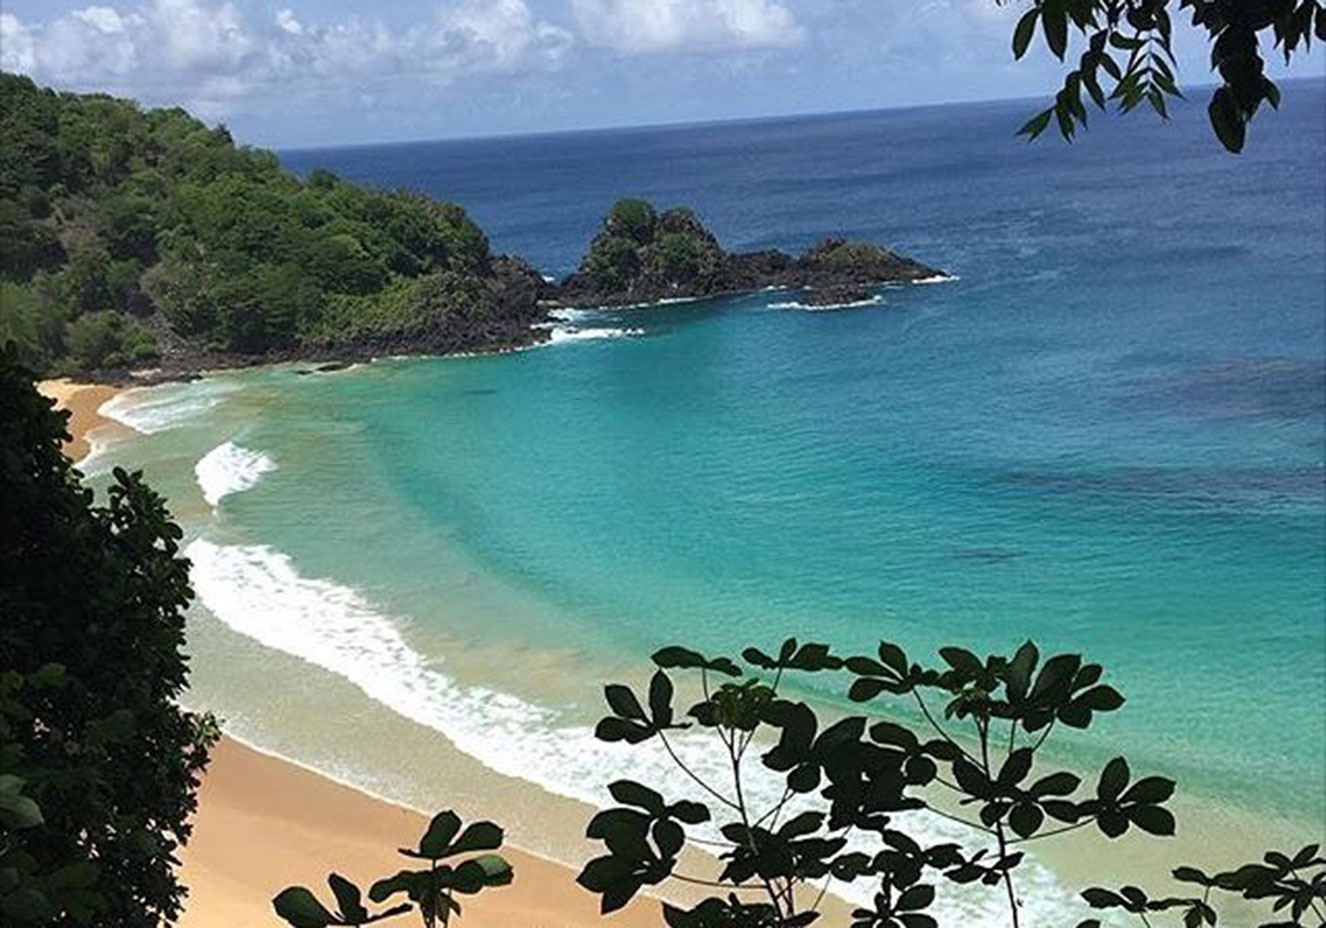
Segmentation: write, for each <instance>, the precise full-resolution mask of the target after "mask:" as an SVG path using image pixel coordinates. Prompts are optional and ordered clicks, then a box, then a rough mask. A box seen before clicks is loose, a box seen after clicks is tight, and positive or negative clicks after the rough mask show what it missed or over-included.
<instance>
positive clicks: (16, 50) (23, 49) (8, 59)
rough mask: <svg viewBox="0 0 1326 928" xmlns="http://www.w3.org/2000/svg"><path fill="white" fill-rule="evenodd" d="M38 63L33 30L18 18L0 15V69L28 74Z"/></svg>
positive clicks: (4, 14)
mask: <svg viewBox="0 0 1326 928" xmlns="http://www.w3.org/2000/svg"><path fill="white" fill-rule="evenodd" d="M36 63H37V43H36V40H35V39H34V38H33V36H32V30H31V29H29V28H28V27H27V26H25V25H23V23H21V22H19V19H18V17H17V16H14V15H12V14H10V13H0V68H3V69H4V70H6V71H18V72H21V73H24V74H26V73H28V72H30V71H32V69H33V68H34V67H35V66H36Z"/></svg>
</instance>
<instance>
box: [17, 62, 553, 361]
mask: <svg viewBox="0 0 1326 928" xmlns="http://www.w3.org/2000/svg"><path fill="white" fill-rule="evenodd" d="M536 281H537V277H536V276H534V275H533V274H532V272H531V271H530V270H529V269H528V268H526V267H523V266H521V265H519V264H518V263H517V262H512V261H510V260H509V259H495V258H494V257H493V256H492V255H491V254H490V252H489V248H488V243H487V240H486V239H485V237H484V235H483V233H482V232H481V231H480V230H479V228H478V227H477V226H476V225H475V224H474V223H473V222H471V221H470V220H469V218H468V217H467V216H466V215H465V212H464V211H463V210H462V209H461V208H460V207H458V206H454V205H452V204H448V203H438V202H435V201H433V200H430V199H428V198H427V197H424V196H420V195H417V194H412V193H407V192H403V191H397V192H373V191H369V190H365V189H363V188H360V187H357V186H355V185H353V184H350V183H347V182H344V181H342V180H339V179H338V178H336V177H335V176H334V175H332V174H330V173H328V172H325V171H318V172H315V173H314V174H313V175H312V176H310V177H309V179H308V180H307V181H301V180H300V179H298V178H296V177H294V176H293V175H291V174H289V173H287V172H284V171H282V170H281V168H280V166H279V165H278V163H277V160H276V157H275V156H274V155H272V154H271V153H269V152H265V151H258V150H254V149H250V148H245V147H237V146H236V145H235V144H234V143H233V141H232V140H231V138H230V135H229V134H228V133H227V132H226V130H225V129H224V128H215V129H213V128H208V127H207V126H205V125H203V124H202V123H201V122H199V121H197V120H195V119H193V118H192V117H190V116H189V115H188V114H187V113H185V112H184V111H183V110H180V109H158V110H147V111H143V110H140V109H138V107H137V106H136V105H135V104H133V103H131V102H129V101H124V100H116V99H112V98H110V97H107V96H103V95H82V94H68V93H56V92H54V91H51V90H44V89H40V88H38V87H37V86H36V85H34V84H33V83H32V81H30V80H29V79H27V78H25V77H18V76H15V75H10V74H3V75H0V341H4V340H10V339H12V340H14V341H16V342H17V343H18V345H19V346H20V350H21V352H22V354H23V359H24V361H25V362H26V363H28V364H29V365H31V366H33V367H35V368H37V369H38V370H40V371H43V372H48V371H57V370H62V369H90V368H117V367H125V366H129V365H140V364H145V363H148V362H151V361H153V359H154V358H157V357H158V356H161V355H165V356H166V358H167V360H169V358H171V357H174V356H177V355H184V356H188V355H193V356H197V355H199V354H204V355H205V354H208V353H226V354H238V355H267V354H271V353H273V352H293V351H299V352H302V353H304V354H316V353H318V352H319V351H328V352H330V351H334V350H335V349H353V348H362V349H365V350H373V349H377V350H391V349H392V348H399V347H402V346H406V345H408V346H409V347H417V348H419V349H421V350H458V349H468V348H481V347H488V346H492V345H500V344H503V343H504V342H506V341H509V340H511V339H512V338H513V337H515V335H514V334H513V333H527V332H528V321H529V320H528V318H527V317H528V314H529V313H531V312H532V311H533V304H534V291H535V286H536Z"/></svg>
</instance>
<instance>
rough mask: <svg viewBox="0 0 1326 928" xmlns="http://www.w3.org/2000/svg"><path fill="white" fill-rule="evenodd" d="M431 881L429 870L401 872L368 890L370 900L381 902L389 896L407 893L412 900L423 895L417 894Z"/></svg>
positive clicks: (381, 880) (382, 880)
mask: <svg viewBox="0 0 1326 928" xmlns="http://www.w3.org/2000/svg"><path fill="white" fill-rule="evenodd" d="M428 880H429V873H428V871H427V870H399V871H397V872H396V875H395V876H389V877H384V878H383V879H380V880H378V881H376V882H375V883H374V884H373V885H372V886H370V887H369V888H368V898H370V899H372V900H373V901H374V902H381V901H382V900H384V899H386V898H387V897H388V896H394V895H396V894H397V893H405V894H406V895H407V896H409V897H410V898H411V899H413V898H416V897H417V896H419V895H422V894H421V893H420V892H416V890H418V889H422V888H423V884H426V883H427V881H428Z"/></svg>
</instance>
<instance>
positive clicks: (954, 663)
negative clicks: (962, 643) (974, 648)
mask: <svg viewBox="0 0 1326 928" xmlns="http://www.w3.org/2000/svg"><path fill="white" fill-rule="evenodd" d="M939 656H940V657H942V658H943V659H944V660H945V661H946V662H947V663H948V665H949V666H950V667H952V668H953V669H954V670H956V671H957V672H958V673H959V674H961V675H962V676H964V677H967V678H968V679H970V678H973V677H979V676H980V675H981V674H982V673H984V672H985V665H984V664H982V663H981V661H980V659H979V658H977V657H976V655H975V654H973V653H971V652H970V651H968V650H966V649H965V648H940V649H939Z"/></svg>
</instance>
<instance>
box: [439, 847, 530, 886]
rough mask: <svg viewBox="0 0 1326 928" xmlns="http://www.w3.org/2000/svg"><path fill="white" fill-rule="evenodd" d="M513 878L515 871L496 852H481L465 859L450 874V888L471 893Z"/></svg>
mask: <svg viewBox="0 0 1326 928" xmlns="http://www.w3.org/2000/svg"><path fill="white" fill-rule="evenodd" d="M513 879H515V871H514V870H512V868H511V864H509V863H507V861H506V859H505V858H503V857H500V856H499V855H497V854H481V855H480V856H478V857H475V858H472V859H470V860H467V861H465V862H464V863H462V864H461V865H460V866H459V867H457V868H456V870H455V872H454V873H453V874H452V883H451V885H452V888H453V889H455V890H456V892H458V893H468V894H473V893H477V892H479V890H481V889H484V888H485V887H489V886H505V885H507V884H508V883H510V882H511V881H512V880H513Z"/></svg>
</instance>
